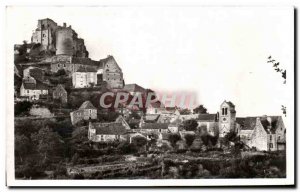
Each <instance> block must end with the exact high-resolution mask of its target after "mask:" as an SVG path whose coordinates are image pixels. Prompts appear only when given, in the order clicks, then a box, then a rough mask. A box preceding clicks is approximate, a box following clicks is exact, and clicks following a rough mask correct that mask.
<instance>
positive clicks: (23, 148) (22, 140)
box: [15, 135, 31, 162]
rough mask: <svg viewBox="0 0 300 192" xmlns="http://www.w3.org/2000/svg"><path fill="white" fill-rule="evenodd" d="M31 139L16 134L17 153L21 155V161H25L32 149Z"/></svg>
mask: <svg viewBox="0 0 300 192" xmlns="http://www.w3.org/2000/svg"><path fill="white" fill-rule="evenodd" d="M30 144H31V143H30V140H29V139H28V137H26V136H25V135H15V155H16V156H19V158H20V161H21V162H23V157H25V156H26V155H27V154H28V153H29V151H30Z"/></svg>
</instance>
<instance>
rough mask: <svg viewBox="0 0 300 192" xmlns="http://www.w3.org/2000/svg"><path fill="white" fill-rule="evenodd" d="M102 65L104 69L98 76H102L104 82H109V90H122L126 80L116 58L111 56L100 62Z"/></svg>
mask: <svg viewBox="0 0 300 192" xmlns="http://www.w3.org/2000/svg"><path fill="white" fill-rule="evenodd" d="M100 65H101V66H102V67H103V68H102V70H99V71H100V72H99V73H98V75H101V72H102V79H103V81H106V82H107V85H108V88H109V89H122V88H123V87H124V79H123V72H122V69H121V68H120V67H119V65H118V64H117V62H116V60H115V58H114V57H113V56H111V55H109V56H108V57H107V58H105V59H101V60H100Z"/></svg>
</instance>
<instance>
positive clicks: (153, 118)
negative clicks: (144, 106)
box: [143, 114, 160, 122]
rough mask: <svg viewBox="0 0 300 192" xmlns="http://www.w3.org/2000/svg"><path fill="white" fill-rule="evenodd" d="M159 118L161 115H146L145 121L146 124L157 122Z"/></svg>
mask: <svg viewBox="0 0 300 192" xmlns="http://www.w3.org/2000/svg"><path fill="white" fill-rule="evenodd" d="M159 116H160V115H159V114H146V115H145V116H144V117H143V119H144V121H145V122H156V121H157V120H158V118H159Z"/></svg>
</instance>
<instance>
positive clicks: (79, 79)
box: [72, 68, 97, 88]
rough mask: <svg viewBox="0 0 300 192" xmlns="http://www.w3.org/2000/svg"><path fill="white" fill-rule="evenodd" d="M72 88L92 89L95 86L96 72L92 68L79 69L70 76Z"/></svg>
mask: <svg viewBox="0 0 300 192" xmlns="http://www.w3.org/2000/svg"><path fill="white" fill-rule="evenodd" d="M72 83H73V87H74V88H85V87H92V86H93V85H96V84H97V71H96V70H95V69H93V68H79V69H78V70H77V71H76V72H75V73H73V75H72Z"/></svg>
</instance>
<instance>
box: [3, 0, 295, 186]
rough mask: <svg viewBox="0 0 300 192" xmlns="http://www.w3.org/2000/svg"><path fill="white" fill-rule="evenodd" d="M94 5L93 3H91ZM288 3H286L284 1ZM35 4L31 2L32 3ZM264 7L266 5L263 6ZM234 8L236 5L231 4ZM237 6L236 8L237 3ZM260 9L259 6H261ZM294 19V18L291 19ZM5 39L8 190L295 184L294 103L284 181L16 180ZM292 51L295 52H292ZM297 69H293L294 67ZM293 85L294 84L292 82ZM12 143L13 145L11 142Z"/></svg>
mask: <svg viewBox="0 0 300 192" xmlns="http://www.w3.org/2000/svg"><path fill="white" fill-rule="evenodd" d="M91 2H92V3H91ZM285 2H286V1H285ZM34 3H35V4H39V5H45V3H40V2H38V3H36V2H34ZM6 4H7V5H12V3H11V2H6ZM13 4H15V5H16V4H17V5H28V2H26V3H25V2H23V1H14V2H13ZM30 4H32V2H31V3H30ZM53 4H55V5H62V4H64V5H75V4H76V5H77V6H80V5H87V2H86V1H83V2H79V1H77V2H76V3H74V2H73V1H72V2H63V3H62V2H61V1H51V2H50V3H49V2H48V3H46V5H53ZM262 4H263V3H262ZM89 5H99V2H98V1H89ZM100 5H109V6H114V5H119V6H131V5H141V6H147V5H155V6H166V5H170V1H167V2H166V1H163V2H162V3H158V1H153V2H149V1H147V2H146V3H144V4H143V3H142V4H141V3H138V2H137V1H130V2H127V3H126V4H125V3H120V2H118V1H101V4H100ZM171 5H172V6H180V5H189V6H190V5H201V4H199V3H196V1H192V3H183V1H175V3H174V2H173V3H172V4H171ZM202 5H206V6H210V5H211V6H214V5H219V6H220V5H225V4H223V3H221V4H220V2H219V3H216V2H215V3H212V4H208V3H204V4H202ZM231 5H234V4H231ZM235 5H237V4H236V3H235ZM246 5H253V4H251V3H249V2H248V3H246V4H243V6H246ZM258 5H260V4H259V3H258ZM277 5H288V4H287V3H283V1H281V2H280V3H277ZM291 9H293V8H292V7H291ZM291 19H293V18H291ZM4 36H5V37H4V39H6V44H5V45H6V47H5V48H6V49H4V50H6V53H5V54H4V55H7V56H8V57H7V58H6V59H7V60H6V61H5V62H4V63H5V66H6V70H5V71H6V100H5V101H6V103H5V104H6V114H5V115H6V116H5V119H6V126H4V127H5V128H6V136H7V137H6V139H7V142H6V150H7V151H6V163H7V166H6V170H7V185H8V186H233V185H235V186H236V185H239V186H245V185H246V186H247V185H264V186H265V185H292V184H294V129H291V128H294V125H293V122H294V118H293V116H294V111H291V110H290V109H294V105H293V103H291V104H290V105H289V106H288V109H289V117H290V119H289V121H288V123H287V125H286V127H288V131H287V138H288V139H287V178H285V179H185V180H183V179H167V180H163V179H158V180H142V179H139V180H15V179H14V171H13V170H14V163H13V162H14V155H13V154H14V150H13V149H14V148H13V147H14V146H13V144H14V142H13V139H14V135H13V133H14V132H13V127H14V126H13V124H14V121H13V114H14V113H13V107H11V106H13V99H10V98H13V86H11V85H13V70H14V68H13V64H12V63H13V51H10V50H13V49H12V48H13V43H12V42H11V41H10V39H9V38H6V37H8V33H7V31H5V34H4ZM292 50H293V48H292ZM293 67H294V66H293ZM293 75H294V74H289V76H288V77H289V78H290V79H294V77H293ZM289 82H291V81H289ZM288 85H289V88H290V90H294V83H290V84H288ZM291 99H294V95H293V93H292V92H291ZM9 141H10V142H9Z"/></svg>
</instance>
